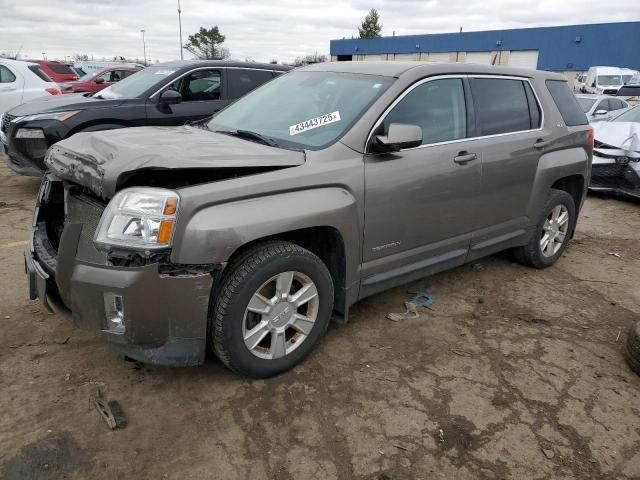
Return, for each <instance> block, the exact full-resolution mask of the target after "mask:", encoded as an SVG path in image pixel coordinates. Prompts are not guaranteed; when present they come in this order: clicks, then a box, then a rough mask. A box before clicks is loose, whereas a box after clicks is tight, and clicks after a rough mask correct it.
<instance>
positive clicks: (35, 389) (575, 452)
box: [0, 160, 640, 480]
mask: <svg viewBox="0 0 640 480" xmlns="http://www.w3.org/2000/svg"><path fill="white" fill-rule="evenodd" d="M37 186H38V181H37V180H36V179H31V178H22V177H19V176H17V175H13V174H11V173H10V172H9V171H8V170H7V169H6V167H5V166H4V160H2V166H0V225H1V228H0V260H1V261H0V278H1V279H2V280H1V287H2V288H1V289H0V319H1V321H2V335H1V336H0V478H4V479H12V480H13V479H26V478H37V479H58V478H69V479H89V478H91V479H94V478H95V479H97V478H110V479H147V478H148V479H161V478H169V479H188V478H193V479H213V478H221V479H236V478H237V479H244V478H251V479H262V478H269V479H311V478H318V479H333V478H340V479H352V478H365V479H387V478H393V479H409V478H411V479H413V478H422V479H433V478H447V479H450V478H455V479H467V478H474V479H475V478H515V479H526V478H583V479H592V478H622V479H630V478H640V401H639V400H638V393H639V392H640V378H639V377H637V376H636V375H634V374H633V373H632V372H631V371H630V370H629V369H628V367H627V366H626V364H625V362H624V360H623V356H622V346H623V341H624V339H625V335H626V330H627V328H628V327H629V325H630V323H631V322H632V321H633V320H634V319H638V318H640V288H639V287H638V282H639V280H640V205H639V204H637V203H636V204H634V203H629V202H624V201H619V200H613V199H605V198H597V197H590V198H589V199H588V201H587V204H586V206H585V208H584V210H583V214H582V217H581V220H580V223H579V225H578V233H577V234H576V238H575V239H574V241H573V243H572V244H571V247H570V248H569V249H568V251H567V253H566V255H565V257H564V258H562V259H561V261H560V262H559V263H558V264H557V265H556V266H555V267H553V268H550V269H547V270H545V271H535V270H531V269H528V268H524V267H522V266H519V265H517V264H515V263H512V261H511V260H510V258H509V257H508V256H507V255H499V256H495V257H492V258H488V259H485V260H483V261H481V262H479V263H477V264H476V265H475V266H471V265H467V266H464V267H461V268H458V269H456V270H454V271H451V272H447V273H444V274H441V275H437V276H435V277H432V278H429V279H426V280H424V281H422V282H417V283H415V284H413V285H410V286H408V287H403V288H397V289H395V290H392V291H389V292H387V293H385V294H382V295H378V296H376V297H373V298H370V299H368V300H366V301H363V302H361V303H360V304H358V305H356V306H355V307H354V308H353V310H352V317H351V322H350V323H349V324H348V325H346V326H333V327H332V328H330V330H329V332H328V334H327V337H326V338H325V339H324V340H323V341H322V343H321V345H320V347H319V348H318V349H317V350H316V352H315V353H314V354H312V355H311V357H310V358H309V359H308V360H307V361H306V362H304V364H303V365H301V366H299V367H298V368H296V369H295V370H293V371H292V372H289V373H287V374H284V375H281V376H280V377H277V378H274V379H270V380H264V381H263V380H261V381H251V380H245V379H242V378H239V377H237V376H236V375H234V374H232V373H230V372H228V371H227V370H225V369H224V368H223V367H222V365H221V364H220V363H219V362H218V361H216V359H215V358H210V359H209V360H208V361H207V363H206V364H205V365H204V366H203V367H200V368H190V369H169V368H161V367H154V366H143V365H139V364H135V363H129V362H125V361H123V359H122V358H119V357H116V356H114V355H112V354H111V352H110V351H109V349H108V348H107V346H105V345H103V344H102V343H100V342H99V341H98V340H97V339H95V338H94V336H93V335H92V334H91V333H87V332H83V331H79V330H76V329H74V328H73V327H72V326H71V325H70V324H69V323H67V321H66V320H64V319H63V318H60V317H58V316H56V315H49V314H47V313H46V312H44V311H43V309H42V308H41V307H40V305H39V304H38V303H37V302H32V301H29V300H28V299H27V296H26V282H25V277H24V270H23V260H22V251H23V249H24V248H25V244H26V242H25V239H26V238H27V236H28V232H29V228H30V218H31V214H32V208H33V199H34V195H35V193H36V189H37ZM610 252H617V253H618V254H619V257H618V256H614V255H610V254H609V253H610ZM425 287H427V288H428V289H430V290H431V291H432V292H433V293H434V294H435V299H436V304H435V306H434V308H433V310H422V311H421V313H422V315H421V316H420V318H418V319H412V320H407V321H403V322H400V323H393V322H390V321H388V320H385V318H384V315H385V313H386V312H389V311H399V310H401V305H402V302H403V301H405V300H406V299H407V297H408V296H407V294H406V290H407V289H419V288H425ZM96 387H99V388H101V389H102V391H103V392H104V393H105V394H106V396H108V397H109V398H114V399H117V400H119V401H120V403H121V405H122V407H123V409H124V410H125V412H126V415H127V417H128V420H129V425H128V426H127V427H126V428H125V429H124V430H117V431H110V430H108V429H107V427H106V424H104V423H103V421H102V420H101V419H100V418H99V417H98V415H97V413H96V412H95V411H94V410H93V409H91V408H90V407H89V397H90V395H91V393H92V391H93V390H94V389H95V388H96Z"/></svg>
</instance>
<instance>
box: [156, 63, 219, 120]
mask: <svg viewBox="0 0 640 480" xmlns="http://www.w3.org/2000/svg"><path fill="white" fill-rule="evenodd" d="M224 76H225V69H223V68H200V69H196V70H192V71H191V72H189V73H187V74H185V75H183V76H182V77H180V78H179V79H177V80H175V81H174V82H173V83H172V84H171V85H169V86H167V87H166V88H165V89H164V90H167V89H172V90H175V91H177V92H180V94H181V95H182V102H181V103H179V104H177V105H170V106H163V105H161V104H159V103H158V98H159V95H154V96H153V97H151V98H150V99H149V100H148V101H147V119H148V120H149V123H150V124H151V125H167V126H168V125H184V124H185V123H187V122H193V121H196V120H201V119H203V118H205V117H209V116H211V115H213V114H214V113H216V112H217V111H219V110H220V109H222V108H223V107H224V106H225V105H226V104H227V103H228V102H227V100H226V99H225V95H226V92H225V89H224Z"/></svg>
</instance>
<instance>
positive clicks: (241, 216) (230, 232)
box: [171, 187, 363, 282]
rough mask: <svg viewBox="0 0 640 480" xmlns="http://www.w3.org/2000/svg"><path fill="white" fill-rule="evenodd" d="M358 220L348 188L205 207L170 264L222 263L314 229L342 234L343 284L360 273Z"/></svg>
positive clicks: (186, 231)
mask: <svg viewBox="0 0 640 480" xmlns="http://www.w3.org/2000/svg"><path fill="white" fill-rule="evenodd" d="M362 221H363V219H362V215H361V213H360V212H359V211H358V205H357V201H356V199H355V198H354V196H353V195H352V194H351V193H350V192H349V191H348V190H346V189H344V188H340V187H322V188H314V189H309V190H299V191H292V192H284V193H278V194H271V195H268V196H263V197H255V198H248V199H242V200H237V201H232V202H228V203H222V204H216V205H211V206H208V207H206V208H204V209H201V210H198V211H197V212H195V213H194V214H193V215H192V216H191V218H189V219H188V221H187V222H186V224H185V226H184V229H182V228H181V230H182V231H181V232H180V234H179V235H177V237H176V243H175V245H174V247H173V250H172V254H171V260H172V261H173V262H175V263H182V264H201V263H226V262H227V261H228V260H229V257H231V255H232V254H233V253H234V252H235V251H236V250H237V249H238V248H240V247H241V246H242V245H245V244H247V243H249V242H252V241H254V240H258V239H260V238H265V237H269V236H273V235H278V234H283V233H286V232H291V231H294V230H299V229H303V228H312V227H324V226H327V227H333V228H335V229H336V230H338V232H340V234H341V235H342V239H343V241H344V247H345V257H346V258H345V261H346V265H345V266H346V276H347V282H349V281H353V280H354V276H355V273H356V272H357V271H358V269H359V263H360V262H359V258H360V243H361V242H360V235H359V232H360V231H361V228H362Z"/></svg>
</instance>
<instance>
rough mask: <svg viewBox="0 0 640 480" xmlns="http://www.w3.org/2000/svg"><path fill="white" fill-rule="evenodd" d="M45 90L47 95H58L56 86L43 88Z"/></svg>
mask: <svg viewBox="0 0 640 480" xmlns="http://www.w3.org/2000/svg"><path fill="white" fill-rule="evenodd" d="M45 91H46V92H47V93H48V94H49V95H60V90H58V89H57V88H45Z"/></svg>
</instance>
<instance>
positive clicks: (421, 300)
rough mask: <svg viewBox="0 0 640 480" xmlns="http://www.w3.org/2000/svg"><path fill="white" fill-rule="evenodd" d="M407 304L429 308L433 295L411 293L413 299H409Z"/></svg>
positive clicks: (432, 301)
mask: <svg viewBox="0 0 640 480" xmlns="http://www.w3.org/2000/svg"><path fill="white" fill-rule="evenodd" d="M409 303H413V304H414V305H417V306H418V307H423V308H431V306H432V305H433V304H434V300H433V295H432V294H431V292H425V291H420V292H415V293H413V297H411V300H409Z"/></svg>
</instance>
